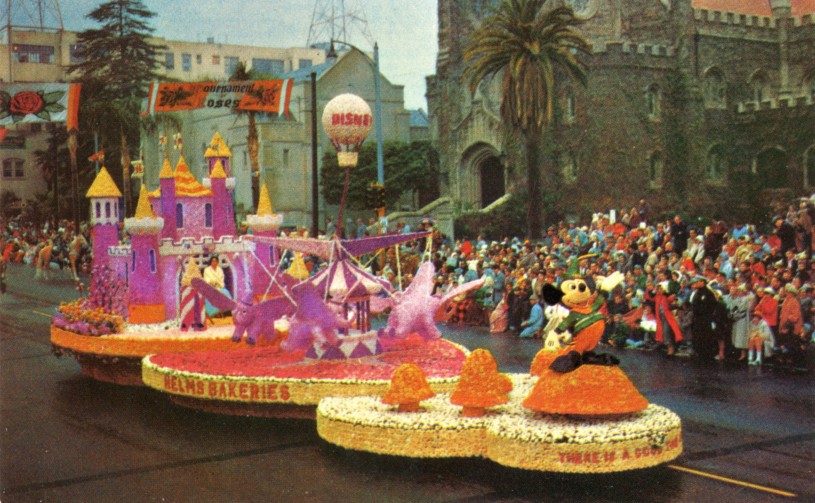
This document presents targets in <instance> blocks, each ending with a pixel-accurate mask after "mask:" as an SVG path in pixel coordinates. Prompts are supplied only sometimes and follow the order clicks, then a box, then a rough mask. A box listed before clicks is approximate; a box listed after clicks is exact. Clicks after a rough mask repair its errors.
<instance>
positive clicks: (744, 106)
mask: <svg viewBox="0 0 815 503" xmlns="http://www.w3.org/2000/svg"><path fill="white" fill-rule="evenodd" d="M813 105H815V100H813V99H812V96H799V97H797V98H793V97H790V98H773V99H770V100H764V101H762V102H760V103H759V102H757V101H744V102H742V103H738V104H737V105H736V112H738V113H749V112H764V111H767V110H779V109H791V108H803V107H811V106H813Z"/></svg>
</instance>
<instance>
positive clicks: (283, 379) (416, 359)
mask: <svg viewBox="0 0 815 503" xmlns="http://www.w3.org/2000/svg"><path fill="white" fill-rule="evenodd" d="M466 356H467V350H466V349H465V348H463V347H461V346H458V345H456V344H454V343H452V342H449V341H446V340H443V339H439V340H434V341H430V342H427V343H424V342H422V343H416V344H402V345H397V346H392V347H390V348H389V350H388V351H386V352H384V353H382V354H379V355H376V356H371V357H366V358H358V359H348V360H329V361H326V360H315V359H309V358H305V357H304V353H303V352H302V351H298V352H285V351H281V350H280V349H279V348H276V347H271V346H269V347H257V348H252V349H245V350H238V351H229V352H222V351H210V352H196V353H183V354H180V353H176V354H156V355H150V356H148V357H145V358H144V360H143V362H142V379H143V380H144V383H145V384H146V385H147V386H150V387H152V388H155V389H158V390H160V391H164V392H166V393H170V394H172V395H175V396H184V397H190V398H196V399H200V400H204V401H223V402H244V403H247V404H252V403H254V404H269V403H284V404H294V405H310V406H316V405H317V404H318V403H319V402H320V400H321V399H323V398H325V397H326V396H359V395H377V396H381V395H383V394H384V393H385V392H386V390H387V389H388V386H389V385H390V379H391V377H392V375H393V373H394V371H395V370H396V368H397V367H399V366H400V365H401V364H403V363H413V364H416V365H418V366H419V367H420V368H421V369H422V370H423V371H424V372H425V374H426V375H427V377H428V382H429V384H430V387H431V388H432V389H433V390H434V391H435V392H441V391H451V390H452V389H453V388H454V387H455V383H456V382H457V381H458V375H459V374H460V372H461V368H462V365H463V363H464V360H465V359H466Z"/></svg>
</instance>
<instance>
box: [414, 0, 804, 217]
mask: <svg viewBox="0 0 815 503" xmlns="http://www.w3.org/2000/svg"><path fill="white" fill-rule="evenodd" d="M498 4H499V2H498V1H495V0H492V1H491V0H472V1H464V0H439V2H438V10H439V11H438V17H439V54H438V60H437V68H436V75H435V76H432V77H429V78H428V102H429V113H430V119H431V124H432V129H431V131H432V136H433V140H434V141H435V143H436V145H437V146H438V148H439V154H440V162H441V167H442V194H443V195H448V196H450V197H451V198H452V199H453V200H456V201H458V202H460V204H461V207H462V208H463V209H465V210H466V209H480V208H484V207H487V206H489V205H490V204H491V203H493V202H494V201H496V200H498V199H499V198H501V197H502V196H503V195H504V194H506V193H517V192H523V190H524V187H525V182H524V180H525V171H524V168H523V152H522V143H520V142H518V141H513V140H512V137H511V135H509V134H508V133H505V131H504V130H502V124H501V120H500V118H499V107H500V90H501V89H500V87H501V79H500V76H498V77H496V78H493V79H492V81H490V82H486V81H485V82H482V83H481V85H480V86H479V88H478V89H477V91H476V92H475V93H474V95H473V94H472V93H471V92H470V89H469V86H468V85H466V83H463V82H462V81H461V75H462V71H463V69H464V67H465V62H464V61H463V56H462V54H463V50H464V47H465V46H466V43H467V40H468V36H469V35H470V34H471V33H472V32H473V30H474V29H476V28H477V27H478V26H479V24H480V23H481V22H482V20H483V19H484V18H485V17H486V16H488V15H489V13H490V12H491V9H492V8H494V7H496V6H497V5H498ZM549 4H550V5H553V6H554V5H560V4H567V5H570V6H571V7H572V8H573V9H574V10H575V14H576V16H577V17H578V18H580V19H581V20H582V21H583V24H582V25H581V26H580V27H579V31H580V32H581V34H582V35H583V36H584V38H585V39H586V40H587V41H588V42H589V43H590V45H591V51H592V54H591V57H589V58H586V59H585V62H586V63H587V67H588V84H587V86H585V87H584V86H582V85H581V84H579V83H578V82H576V81H573V80H570V79H568V78H566V76H565V75H561V77H562V78H559V79H558V81H557V84H556V90H555V96H556V99H555V117H554V120H553V122H552V124H551V126H550V127H549V128H548V130H547V131H546V132H545V133H544V134H543V135H542V137H541V142H542V146H543V148H542V152H543V154H542V162H543V166H542V168H543V169H542V172H543V181H542V182H543V193H544V194H543V197H544V207H545V208H546V210H545V211H546V214H545V215H544V220H545V221H546V222H547V223H552V222H553V220H555V219H558V218H563V217H570V218H578V217H586V216H587V215H589V214H590V213H592V212H596V211H607V210H608V209H609V208H625V207H628V208H630V207H632V206H634V205H635V204H636V203H637V201H638V200H639V199H640V198H646V199H647V200H648V201H649V203H650V204H651V206H652V208H653V209H654V211H655V213H657V214H668V213H669V212H673V211H677V210H679V211H684V212H686V213H688V214H690V215H706V216H712V217H719V218H726V219H732V220H739V219H755V218H759V217H760V216H761V215H763V214H765V213H766V211H768V210H767V209H768V207H769V205H770V203H771V202H772V201H774V200H782V199H783V200H789V199H791V198H793V197H795V196H805V195H809V194H810V193H811V192H813V191H815V104H813V98H815V0H550V1H549Z"/></svg>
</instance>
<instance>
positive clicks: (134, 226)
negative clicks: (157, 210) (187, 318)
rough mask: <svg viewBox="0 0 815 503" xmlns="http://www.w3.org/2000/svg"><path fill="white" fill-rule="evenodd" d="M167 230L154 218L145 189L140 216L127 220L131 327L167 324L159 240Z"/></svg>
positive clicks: (138, 213) (140, 197)
mask: <svg viewBox="0 0 815 503" xmlns="http://www.w3.org/2000/svg"><path fill="white" fill-rule="evenodd" d="M163 228H164V219H163V218H160V217H157V216H156V215H155V214H153V209H152V208H151V206H150V201H149V199H148V195H147V189H146V188H145V186H144V185H142V187H141V193H140V194H139V202H138V205H137V206H136V215H135V216H134V217H133V218H126V219H125V229H127V231H128V232H129V233H130V236H131V238H130V264H129V268H130V276H129V281H128V286H129V289H130V305H129V306H128V312H129V321H130V323H159V322H162V321H164V320H165V306H164V303H163V301H162V295H161V277H162V276H161V268H160V265H159V256H158V254H159V250H158V237H159V234H161V232H162V229H163Z"/></svg>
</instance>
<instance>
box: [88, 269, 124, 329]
mask: <svg viewBox="0 0 815 503" xmlns="http://www.w3.org/2000/svg"><path fill="white" fill-rule="evenodd" d="M87 304H88V308H89V309H93V308H95V307H101V308H102V309H103V310H104V311H105V312H108V313H110V314H117V315H119V316H122V317H127V304H128V290H127V284H126V283H125V281H124V280H123V279H122V278H120V277H118V276H117V275H116V273H115V272H114V271H113V269H111V268H110V267H108V266H105V265H102V266H96V267H94V268H93V273H92V274H91V287H90V292H89V295H88V301H87Z"/></svg>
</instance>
